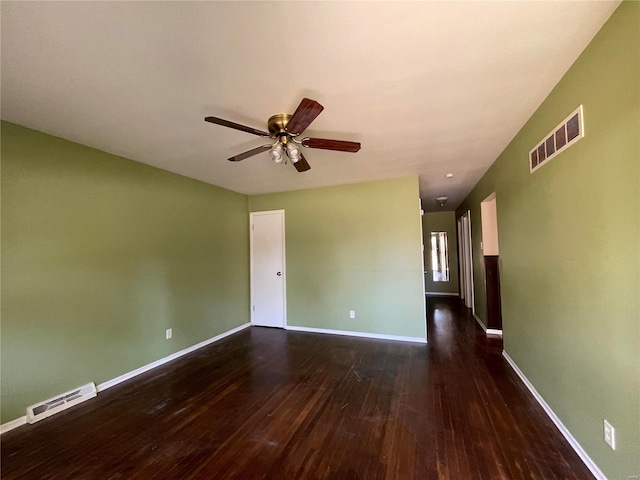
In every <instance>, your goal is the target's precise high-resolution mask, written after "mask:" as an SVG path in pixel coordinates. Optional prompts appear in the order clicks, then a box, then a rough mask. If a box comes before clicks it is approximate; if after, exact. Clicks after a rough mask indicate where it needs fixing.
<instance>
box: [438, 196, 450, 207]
mask: <svg viewBox="0 0 640 480" xmlns="http://www.w3.org/2000/svg"><path fill="white" fill-rule="evenodd" d="M447 200H449V198H448V197H438V198H436V203H437V204H438V205H440V206H441V207H444V204H445V203H447Z"/></svg>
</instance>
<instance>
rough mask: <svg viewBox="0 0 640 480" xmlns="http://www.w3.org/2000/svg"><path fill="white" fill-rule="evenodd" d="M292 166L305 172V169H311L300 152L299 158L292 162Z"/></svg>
mask: <svg viewBox="0 0 640 480" xmlns="http://www.w3.org/2000/svg"><path fill="white" fill-rule="evenodd" d="M293 166H294V167H296V170H298V171H299V172H300V173H302V172H306V171H307V170H310V169H311V165H309V162H307V159H306V158H304V156H303V155H302V154H300V160H298V161H297V162H296V163H294V164H293Z"/></svg>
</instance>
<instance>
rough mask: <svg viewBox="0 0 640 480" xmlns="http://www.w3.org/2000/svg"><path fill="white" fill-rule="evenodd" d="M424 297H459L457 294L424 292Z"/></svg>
mask: <svg viewBox="0 0 640 480" xmlns="http://www.w3.org/2000/svg"><path fill="white" fill-rule="evenodd" d="M424 294H425V295H434V296H441V297H459V296H460V294H459V293H444V292H424Z"/></svg>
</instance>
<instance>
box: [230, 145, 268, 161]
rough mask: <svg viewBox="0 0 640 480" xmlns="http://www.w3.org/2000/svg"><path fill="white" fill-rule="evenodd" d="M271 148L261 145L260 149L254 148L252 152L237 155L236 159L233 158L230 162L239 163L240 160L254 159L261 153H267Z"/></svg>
mask: <svg viewBox="0 0 640 480" xmlns="http://www.w3.org/2000/svg"><path fill="white" fill-rule="evenodd" d="M270 148H271V145H260V146H259V147H256V148H252V149H251V150H247V151H246V152H244V153H241V154H240V155H236V156H235V157H231V158H229V159H228V160H229V161H230V162H239V161H240V160H244V159H245V158H249V157H253V156H254V155H257V154H259V153H262V152H265V151H267V150H269V149H270Z"/></svg>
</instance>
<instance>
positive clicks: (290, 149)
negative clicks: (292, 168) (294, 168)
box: [287, 142, 300, 163]
mask: <svg viewBox="0 0 640 480" xmlns="http://www.w3.org/2000/svg"><path fill="white" fill-rule="evenodd" d="M287 156H288V157H289V158H290V159H291V161H292V162H293V163H296V162H297V161H298V160H300V147H299V146H298V145H296V144H295V143H293V142H287Z"/></svg>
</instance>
